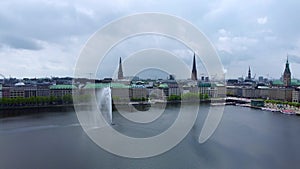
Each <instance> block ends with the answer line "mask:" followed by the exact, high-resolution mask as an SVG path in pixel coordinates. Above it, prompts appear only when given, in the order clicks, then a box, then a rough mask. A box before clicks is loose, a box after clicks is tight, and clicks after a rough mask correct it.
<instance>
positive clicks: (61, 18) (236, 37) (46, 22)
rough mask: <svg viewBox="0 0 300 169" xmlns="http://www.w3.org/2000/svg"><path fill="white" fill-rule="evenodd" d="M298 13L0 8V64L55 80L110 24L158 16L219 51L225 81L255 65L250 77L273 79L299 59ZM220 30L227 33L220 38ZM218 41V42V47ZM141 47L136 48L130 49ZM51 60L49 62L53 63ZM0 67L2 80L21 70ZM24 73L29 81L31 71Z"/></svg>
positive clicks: (130, 1)
mask: <svg viewBox="0 0 300 169" xmlns="http://www.w3.org/2000/svg"><path fill="white" fill-rule="evenodd" d="M299 6H300V1H299V2H298V1H293V0H287V1H274V0H267V1H243V2H241V1H239V0H218V1H216V0H213V1H211V0H188V1H180V0H175V1H172V2H171V1H156V0H144V1H134V0H113V1H96V0H93V1H79V0H66V1H61V0H52V1H49V0H28V1H21V0H10V1H0V25H1V26H0V56H1V57H4V56H5V57H10V58H11V59H10V60H13V61H14V62H15V63H18V62H22V65H25V66H27V67H30V65H31V64H32V63H31V62H30V61H28V60H24V59H23V58H22V57H21V56H19V55H24V56H28V57H27V58H28V59H29V58H39V59H37V60H35V61H36V62H35V63H36V64H37V65H38V64H42V65H45V66H47V67H48V68H49V70H47V71H48V73H47V72H45V71H44V70H42V68H41V70H40V69H39V68H38V67H36V68H35V69H34V72H38V71H40V72H43V73H40V74H41V75H43V74H49V75H55V74H56V73H60V74H62V73H64V71H65V70H72V68H73V66H74V65H73V64H70V63H74V60H76V57H77V56H78V55H79V52H80V49H81V47H82V46H83V45H84V43H85V41H86V40H87V39H88V37H89V36H90V35H92V34H93V33H94V32H95V31H97V30H98V29H99V28H101V27H102V26H104V25H105V24H107V23H109V22H110V21H111V20H114V19H117V18H119V17H121V16H124V15H130V14H134V13H137V12H163V13H168V14H173V15H177V16H179V17H182V18H184V19H187V20H188V21H189V22H191V23H193V24H194V25H195V26H196V27H198V28H199V29H200V30H201V31H203V32H204V33H205V34H206V35H207V37H208V38H209V39H210V40H211V41H212V43H213V44H214V45H215V46H216V48H217V49H218V50H219V55H220V58H221V60H222V62H223V64H224V65H225V66H226V67H227V68H228V76H231V77H233V76H236V74H237V73H238V74H240V72H244V68H245V67H248V66H249V65H253V66H254V65H257V68H256V69H257V71H260V72H261V74H270V75H271V76H273V77H278V76H279V75H280V73H281V71H282V70H273V69H272V68H273V67H282V64H284V60H285V57H286V53H289V52H291V53H294V54H295V55H299V54H300V45H299V44H300V43H299V42H300V32H299V29H300V22H299V15H298V8H299ZM254 10H255V12H254ZM262 17H266V18H267V22H265V23H264V24H259V23H258V22H257V21H258V19H259V18H262ZM222 29H223V30H226V31H227V32H229V33H228V34H220V32H219V30H222ZM220 40H223V41H222V43H221V42H220ZM158 42H159V43H158V44H157V45H152V46H154V47H161V48H165V49H170V50H171V51H176V50H178V51H182V50H181V49H177V48H176V47H172V45H169V43H170V42H169V41H165V40H161V39H159V41H158ZM128 45H130V41H129V44H128ZM128 45H127V46H128ZM123 46H125V45H123ZM127 46H126V48H122V46H121V48H119V49H120V50H117V51H116V52H114V51H112V52H113V54H114V55H116V56H115V57H118V56H126V53H131V52H134V50H131V51H130V52H128V51H126V50H127V49H128V48H127ZM145 46H147V45H145V44H142V43H141V44H140V47H136V48H134V49H139V48H143V47H145ZM7 47H8V48H12V49H7ZM22 49H27V50H30V51H32V52H28V51H25V52H24V51H22ZM183 50H186V49H183ZM20 51H21V52H20ZM49 51H56V53H55V55H54V54H53V53H52V52H49ZM22 52H23V53H22ZM26 52H27V53H26ZM17 53H18V54H17ZM29 55H30V57H29ZM60 55H62V56H60ZM184 55H186V54H184V52H183V54H182V57H181V56H179V57H181V58H182V59H183V60H184V61H185V62H186V63H190V62H191V60H189V59H190V57H189V56H187V57H184ZM13 57H14V58H13ZM21 58H22V59H21ZM61 58H63V59H61ZM16 59H19V60H16ZM262 59H263V60H264V61H270V62H271V61H272V64H263V62H262ZM55 60H57V62H53V61H55ZM68 60H71V61H69V62H68ZM112 60H113V59H112ZM290 60H291V62H292V63H294V64H293V65H292V66H293V67H292V68H293V69H294V70H293V73H294V76H295V77H300V73H298V74H297V72H300V68H298V67H299V66H294V65H296V64H300V62H299V57H295V58H293V57H291V58H290ZM7 62H8V61H7ZM110 64H112V63H110ZM237 64H239V65H237ZM3 65H4V66H2V68H1V69H0V70H1V71H2V72H5V74H10V75H12V76H21V74H20V72H22V73H23V74H22V76H24V71H22V68H21V66H20V69H18V67H19V66H18V65H16V66H15V69H14V70H11V69H9V67H5V65H10V63H7V64H6V63H4V64H3ZM233 67H235V68H233ZM58 68H59V70H58ZM231 68H232V69H231ZM271 70H272V71H271ZM104 71H105V70H104ZM2 72H0V73H2ZM25 72H26V71H25ZM61 72H62V73H61ZM67 72H68V74H69V75H70V74H72V72H71V71H67ZM235 72H237V73H235ZM27 73H28V76H31V75H32V74H31V71H28V72H27ZM25 75H26V74H25Z"/></svg>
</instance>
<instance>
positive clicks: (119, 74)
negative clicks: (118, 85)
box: [118, 57, 124, 79]
mask: <svg viewBox="0 0 300 169" xmlns="http://www.w3.org/2000/svg"><path fill="white" fill-rule="evenodd" d="M118 79H124V76H123V69H122V59H121V57H120V61H119V71H118Z"/></svg>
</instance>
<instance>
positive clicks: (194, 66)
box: [191, 53, 197, 80]
mask: <svg viewBox="0 0 300 169" xmlns="http://www.w3.org/2000/svg"><path fill="white" fill-rule="evenodd" d="M191 79H192V80H197V68H196V56H195V53H194V60H193V69H192V75H191Z"/></svg>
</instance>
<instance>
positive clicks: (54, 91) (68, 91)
mask: <svg viewBox="0 0 300 169" xmlns="http://www.w3.org/2000/svg"><path fill="white" fill-rule="evenodd" d="M76 88H77V87H76V86H75V85H51V86H50V96H55V97H63V96H65V95H72V90H73V89H76Z"/></svg>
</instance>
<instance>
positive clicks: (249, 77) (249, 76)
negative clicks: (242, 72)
mask: <svg viewBox="0 0 300 169" xmlns="http://www.w3.org/2000/svg"><path fill="white" fill-rule="evenodd" d="M248 79H249V80H250V79H251V69H250V66H249V70H248Z"/></svg>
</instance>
